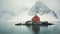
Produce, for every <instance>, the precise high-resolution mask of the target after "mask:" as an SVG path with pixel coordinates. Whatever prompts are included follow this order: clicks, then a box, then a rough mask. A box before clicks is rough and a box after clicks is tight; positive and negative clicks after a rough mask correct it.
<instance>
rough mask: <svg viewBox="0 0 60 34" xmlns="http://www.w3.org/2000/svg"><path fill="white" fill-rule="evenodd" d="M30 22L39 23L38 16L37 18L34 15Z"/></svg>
mask: <svg viewBox="0 0 60 34" xmlns="http://www.w3.org/2000/svg"><path fill="white" fill-rule="evenodd" d="M32 21H33V22H36V23H37V22H38V21H40V18H39V16H37V15H35V16H34V17H33V18H32Z"/></svg>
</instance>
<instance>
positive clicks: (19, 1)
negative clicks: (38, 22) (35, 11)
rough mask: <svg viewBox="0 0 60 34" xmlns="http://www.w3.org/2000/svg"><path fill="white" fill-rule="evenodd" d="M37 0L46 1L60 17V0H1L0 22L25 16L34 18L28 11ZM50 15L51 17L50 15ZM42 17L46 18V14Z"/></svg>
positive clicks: (16, 19)
mask: <svg viewBox="0 0 60 34" xmlns="http://www.w3.org/2000/svg"><path fill="white" fill-rule="evenodd" d="M37 1H40V2H42V3H44V4H45V5H46V6H47V7H48V8H49V9H51V10H54V11H55V12H56V14H57V15H58V17H59V18H60V7H59V6H60V4H59V3H60V1H59V0H0V22H1V21H4V22H5V21H20V20H21V19H22V20H23V18H24V19H25V20H29V19H28V18H27V19H26V17H30V18H32V16H27V14H26V13H27V12H29V10H30V9H31V8H32V6H33V5H34V4H35V3H36V2H37ZM25 14H26V15H25ZM22 17H23V18H22ZM48 17H49V18H50V16H48ZM42 18H44V19H45V17H44V16H43V17H41V19H42ZM46 18H47V17H46ZM47 19H48V18H47ZM47 19H46V20H47ZM50 19H52V18H50ZM53 19H54V18H53ZM42 20H43V19H42Z"/></svg>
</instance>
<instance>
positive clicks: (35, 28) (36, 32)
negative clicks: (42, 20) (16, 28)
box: [32, 25, 40, 34]
mask: <svg viewBox="0 0 60 34" xmlns="http://www.w3.org/2000/svg"><path fill="white" fill-rule="evenodd" d="M32 30H33V32H34V33H35V34H38V32H39V31H40V26H39V25H33V26H32Z"/></svg>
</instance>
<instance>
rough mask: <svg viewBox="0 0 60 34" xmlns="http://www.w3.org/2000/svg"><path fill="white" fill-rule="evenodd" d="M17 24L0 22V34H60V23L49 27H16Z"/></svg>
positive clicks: (57, 22) (56, 22)
mask: <svg viewBox="0 0 60 34" xmlns="http://www.w3.org/2000/svg"><path fill="white" fill-rule="evenodd" d="M16 23H17V22H0V34H60V22H59V21H55V22H51V23H53V24H54V25H48V26H39V25H33V26H25V25H21V26H16V25H15V24H16Z"/></svg>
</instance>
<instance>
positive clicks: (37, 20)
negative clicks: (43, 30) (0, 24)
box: [15, 15, 53, 26]
mask: <svg viewBox="0 0 60 34" xmlns="http://www.w3.org/2000/svg"><path fill="white" fill-rule="evenodd" d="M15 25H41V26H46V25H53V24H52V23H48V21H44V22H41V21H40V17H39V16H37V15H35V16H34V17H33V18H32V20H31V21H26V22H25V23H23V24H22V23H18V24H15Z"/></svg>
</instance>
